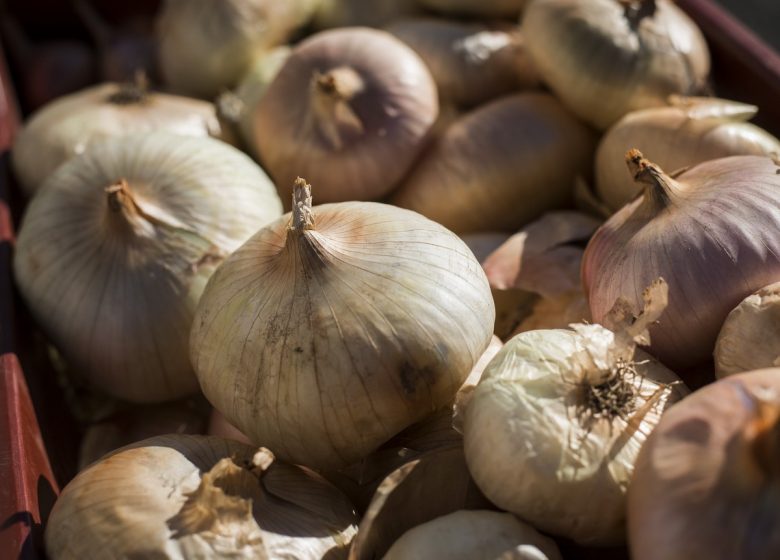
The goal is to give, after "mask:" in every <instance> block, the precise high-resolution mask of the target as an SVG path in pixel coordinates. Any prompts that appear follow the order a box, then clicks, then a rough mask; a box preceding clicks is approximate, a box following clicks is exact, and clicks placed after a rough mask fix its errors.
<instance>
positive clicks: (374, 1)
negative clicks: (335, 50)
mask: <svg viewBox="0 0 780 560" xmlns="http://www.w3.org/2000/svg"><path fill="white" fill-rule="evenodd" d="M420 11H421V8H420V6H419V5H418V2H417V0H371V2H366V0H321V1H320V6H319V9H318V10H317V12H316V14H315V15H314V22H313V23H314V27H315V29H327V28H331V27H351V26H356V25H366V26H369V27H381V26H383V25H385V24H386V23H389V22H391V21H393V20H395V19H397V18H400V17H404V16H411V15H415V14H418V13H420Z"/></svg>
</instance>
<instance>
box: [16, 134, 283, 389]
mask: <svg viewBox="0 0 780 560" xmlns="http://www.w3.org/2000/svg"><path fill="white" fill-rule="evenodd" d="M280 214H281V202H280V201H279V197H278V196H277V194H276V189H275V188H274V186H273V184H272V183H271V182H270V181H269V180H268V177H267V176H266V175H265V174H264V173H263V171H262V170H261V169H260V168H259V167H258V166H257V165H256V164H255V163H254V162H252V160H250V159H249V157H247V156H246V155H245V154H242V153H241V152H239V151H238V150H236V149H235V148H232V147H231V146H228V145H227V144H225V143H223V142H219V141H217V140H212V139H208V138H189V137H183V136H182V137H180V136H175V135H172V134H166V133H163V132H159V131H158V132H152V133H149V134H146V135H130V136H125V137H117V138H113V139H110V140H107V141H105V142H102V143H99V144H96V145H94V146H91V147H90V148H89V149H88V150H87V151H86V152H85V153H84V154H82V155H81V156H79V157H77V158H74V159H71V160H70V161H68V162H66V163H65V164H64V165H62V166H61V167H60V168H59V169H58V170H57V171H56V172H55V173H54V174H53V175H52V176H51V177H50V178H49V179H48V181H47V182H46V183H45V184H44V187H43V188H42V189H41V192H39V193H38V194H37V195H36V196H35V197H34V198H33V200H32V202H31V203H30V205H29V206H28V207H27V211H26V214H25V215H24V218H23V221H22V224H21V228H20V230H19V236H18V239H17V242H16V253H15V256H14V274H15V277H16V281H17V285H18V286H19V289H20V290H21V293H22V296H23V297H24V299H25V300H26V302H27V304H28V305H29V306H30V309H31V310H32V312H33V315H34V316H35V318H36V319H37V320H38V323H39V324H40V325H41V327H43V330H44V331H45V332H46V334H48V335H49V337H50V339H51V341H52V342H53V344H54V345H55V346H56V347H57V348H58V349H59V350H60V351H61V352H62V353H63V355H64V356H65V357H66V359H67V361H68V363H69V364H70V365H71V366H72V369H73V370H74V371H78V372H82V373H83V375H84V376H85V377H86V378H87V379H88V381H89V382H91V383H92V384H93V385H94V386H96V387H98V388H99V389H101V390H102V391H105V392H106V393H109V394H110V395H112V396H114V397H117V398H119V399H123V400H128V401H133V402H161V401H166V400H171V399H175V398H179V397H182V396H184V395H187V394H191V393H194V392H195V391H197V388H198V382H197V379H196V378H195V375H194V372H193V370H192V366H191V365H190V361H189V353H188V337H189V330H190V327H191V324H192V318H193V315H194V312H195V306H196V305H197V302H198V299H199V298H200V295H201V293H202V291H203V288H204V287H205V285H206V281H207V280H208V278H209V276H210V275H211V273H212V272H213V271H214V269H215V268H216V267H217V266H218V265H219V264H220V263H221V262H222V260H223V259H224V258H225V257H226V256H227V255H228V254H229V253H230V252H231V251H233V250H235V249H236V248H237V247H238V246H239V245H241V243H243V242H244V241H246V240H247V239H248V238H249V237H250V236H251V235H252V233H254V232H255V231H257V228H259V227H262V226H263V225H265V224H266V223H268V222H270V221H271V220H273V219H275V218H277V217H278V216H279V215H280Z"/></svg>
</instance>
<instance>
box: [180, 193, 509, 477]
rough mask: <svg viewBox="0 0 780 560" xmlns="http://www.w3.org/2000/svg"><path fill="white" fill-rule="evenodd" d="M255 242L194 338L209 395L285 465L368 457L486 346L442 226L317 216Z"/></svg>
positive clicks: (484, 323)
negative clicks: (286, 462)
mask: <svg viewBox="0 0 780 560" xmlns="http://www.w3.org/2000/svg"><path fill="white" fill-rule="evenodd" d="M310 193H311V190H310V186H308V185H306V183H305V182H304V181H302V180H300V179H299V180H298V181H296V185H295V199H294V204H293V207H294V209H295V210H294V212H293V214H292V215H289V214H288V215H286V216H283V217H282V218H281V219H279V220H278V221H276V222H274V223H272V224H270V225H269V226H268V227H266V228H264V229H262V230H261V231H259V232H258V233H257V234H256V235H254V236H253V237H252V238H251V239H250V240H249V241H248V242H247V243H246V244H244V245H243V246H242V247H241V248H240V249H238V250H237V251H236V252H235V253H234V254H233V255H232V256H231V257H230V258H229V259H228V260H226V261H225V263H224V264H223V265H222V266H221V267H220V268H219V270H218V271H217V273H216V274H215V275H214V276H213V277H212V278H211V279H210V281H209V284H208V286H207V287H206V291H205V293H204V295H203V299H202V300H201V302H200V304H199V306H198V310H197V316H196V319H195V322H194V325H193V330H192V336H191V358H192V364H193V365H194V367H195V371H196V372H197V375H198V379H199V380H200V384H201V387H202V389H203V392H204V393H205V395H206V397H207V398H208V399H209V401H211V403H212V404H213V405H214V407H215V408H217V409H218V410H219V411H220V412H222V414H224V415H225V417H226V418H227V419H228V421H229V422H230V423H231V424H233V425H234V426H236V427H237V428H238V429H240V430H241V431H242V432H244V433H245V434H246V435H247V436H248V437H249V439H250V440H251V441H253V442H255V443H256V442H263V443H262V445H266V446H269V447H271V448H273V449H274V453H276V454H277V455H278V456H279V457H282V458H284V459H285V460H289V461H291V462H294V463H298V464H302V465H307V466H311V467H314V468H321V469H333V468H339V467H342V466H345V465H348V464H350V463H354V462H355V461H357V460H359V459H361V458H363V457H365V456H366V455H368V454H369V453H370V452H371V451H373V450H374V449H376V448H377V447H379V446H380V445H381V444H382V443H383V442H385V441H387V440H388V439H390V438H391V437H392V436H393V435H395V434H397V433H398V432H400V431H401V430H403V429H404V428H405V427H407V426H409V425H411V424H413V423H414V422H416V421H418V420H421V419H422V418H424V417H425V416H427V415H429V414H430V413H431V412H433V411H435V410H436V409H438V408H442V407H444V406H446V405H448V404H449V403H450V402H451V401H452V399H453V397H454V396H455V392H456V391H457V389H458V387H459V386H460V384H461V383H462V382H463V380H464V379H465V378H466V376H467V375H468V372H469V371H470V370H471V368H472V367H473V366H474V364H475V363H476V361H477V359H478V358H479V356H480V355H481V354H482V352H483V351H484V350H485V348H486V347H487V345H488V343H489V342H490V338H491V335H492V329H493V319H494V308H493V301H492V299H491V297H490V290H489V287H488V284H487V280H486V279H485V275H484V273H483V272H482V269H481V268H480V266H479V263H478V262H477V261H476V259H474V257H473V255H472V254H471V252H470V251H469V249H468V247H466V246H465V245H464V244H463V242H462V241H460V239H458V238H457V237H456V236H455V235H454V234H452V233H450V232H449V231H447V230H445V229H444V228H442V227H441V226H439V225H438V224H435V223H434V222H431V221H430V220H427V219H425V218H423V217H422V216H420V215H419V214H415V213H414V212H409V211H407V210H403V209H400V208H396V207H393V206H390V205H385V204H379V203H360V202H352V203H340V204H330V205H323V206H320V207H315V209H314V211H312V208H311V194H310Z"/></svg>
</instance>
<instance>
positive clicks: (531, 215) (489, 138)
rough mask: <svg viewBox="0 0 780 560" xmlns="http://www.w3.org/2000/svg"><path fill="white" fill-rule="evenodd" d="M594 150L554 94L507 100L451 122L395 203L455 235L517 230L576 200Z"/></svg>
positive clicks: (522, 95) (584, 130)
mask: <svg viewBox="0 0 780 560" xmlns="http://www.w3.org/2000/svg"><path fill="white" fill-rule="evenodd" d="M594 147H595V146H594V139H593V136H592V134H591V132H590V131H589V130H588V129H587V128H586V127H585V126H584V125H582V124H581V123H580V122H579V121H577V120H576V119H575V118H574V117H573V116H571V115H570V114H569V113H568V111H566V110H565V109H564V108H563V106H562V105H561V104H560V103H558V102H557V101H556V100H555V99H554V98H553V97H552V96H551V95H547V94H543V93H520V94H517V95H512V96H508V97H504V98H501V99H498V100H496V101H493V102H491V103H488V104H486V105H483V106H481V107H479V108H477V109H475V110H474V111H472V112H470V113H468V114H466V115H465V116H463V117H462V118H460V119H459V120H457V121H455V123H453V124H452V125H450V126H449V128H447V130H446V131H445V132H444V133H443V134H442V136H441V137H440V138H438V139H437V141H436V143H435V144H434V145H433V146H432V147H431V149H430V150H428V151H427V152H426V153H425V155H424V157H423V159H422V160H421V161H420V162H419V164H418V165H416V166H415V168H414V169H413V170H412V172H411V173H410V174H409V176H408V177H407V178H406V179H405V180H404V183H403V185H402V186H401V187H400V189H399V190H398V191H397V192H395V193H394V194H393V196H392V198H391V199H390V200H391V202H392V203H393V204H396V205H398V206H401V207H403V208H409V209H410V210H414V211H416V212H419V213H421V214H422V215H424V216H427V217H429V218H431V219H432V220H435V221H437V222H439V223H440V224H442V225H444V226H445V227H446V228H448V229H450V230H452V231H454V232H456V233H469V232H475V231H495V230H508V231H513V232H514V231H517V230H518V229H519V228H520V227H522V226H523V225H525V224H526V223H528V222H530V221H531V220H533V219H535V218H538V217H539V216H540V215H541V214H542V213H544V212H545V211H547V210H551V209H554V208H558V207H562V206H565V205H567V204H569V203H570V202H571V199H572V193H573V190H574V179H575V177H576V176H577V175H580V174H582V175H585V174H587V172H588V169H589V168H590V166H591V164H592V163H591V162H592V157H593V150H594Z"/></svg>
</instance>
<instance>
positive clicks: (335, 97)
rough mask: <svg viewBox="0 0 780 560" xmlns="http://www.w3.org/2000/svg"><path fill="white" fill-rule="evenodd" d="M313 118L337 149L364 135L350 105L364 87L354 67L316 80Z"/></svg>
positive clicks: (321, 76) (333, 70) (313, 85)
mask: <svg viewBox="0 0 780 560" xmlns="http://www.w3.org/2000/svg"><path fill="white" fill-rule="evenodd" d="M312 87H313V90H314V91H313V99H312V103H313V115H314V118H315V122H316V123H317V128H318V129H319V131H320V133H321V134H322V135H323V136H324V137H325V139H326V140H327V141H328V142H330V144H331V146H332V147H333V148H334V149H341V148H342V147H343V146H344V144H345V140H346V139H349V138H350V137H356V136H360V135H362V134H363V132H364V130H365V129H364V127H363V123H362V122H361V121H360V117H358V115H357V114H356V113H355V111H354V110H353V109H352V107H351V106H350V104H349V101H350V100H351V99H353V98H354V97H355V96H356V95H357V94H358V93H360V92H361V91H362V90H363V88H364V84H363V79H362V78H361V77H360V75H359V74H358V73H357V72H355V71H354V70H352V69H351V68H346V67H341V68H334V69H332V70H330V71H328V72H327V73H325V74H319V73H318V74H315V75H314V78H313V83H312Z"/></svg>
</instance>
